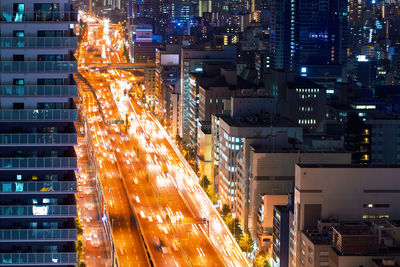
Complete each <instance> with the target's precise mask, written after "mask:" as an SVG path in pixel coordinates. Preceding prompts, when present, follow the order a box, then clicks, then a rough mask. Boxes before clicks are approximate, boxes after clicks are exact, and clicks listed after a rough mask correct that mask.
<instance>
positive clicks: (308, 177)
mask: <svg viewBox="0 0 400 267" xmlns="http://www.w3.org/2000/svg"><path fill="white" fill-rule="evenodd" d="M399 175H400V168H396V167H394V166H383V165H378V166H373V165H334V164H298V165H296V170H295V189H294V190H295V192H294V196H295V197H294V215H295V216H294V225H291V226H290V228H291V230H290V231H293V233H294V235H293V237H292V240H289V244H290V251H291V253H292V256H291V258H293V259H295V262H296V265H294V264H293V263H291V262H290V263H289V266H302V263H303V262H304V265H305V264H306V262H309V259H308V257H306V255H308V252H307V253H306V250H308V248H309V246H307V243H306V240H304V242H303V241H302V238H304V233H307V231H309V230H318V229H320V228H325V229H326V230H327V229H330V226H329V224H328V223H327V225H325V227H320V226H321V224H322V223H324V222H332V221H333V222H336V223H337V222H361V223H364V222H365V223H371V222H373V221H374V220H377V219H381V220H382V219H390V220H398V219H400V206H399V205H398V203H399V201H400V197H399V193H398V192H400V180H399V179H398V177H399ZM331 224H332V223H331ZM350 226H353V227H356V225H355V224H352V225H350ZM365 226H366V225H364V227H365ZM333 227H334V229H333V231H335V228H336V226H333ZM378 228H380V227H379V226H378ZM336 229H337V228H336ZM355 233H358V234H355ZM367 234H369V231H367V230H365V229H364V230H362V231H360V230H358V231H356V232H354V233H353V234H350V233H348V235H347V237H345V238H343V239H342V241H343V243H342V246H340V245H339V243H337V240H338V239H337V238H340V237H339V236H337V235H333V236H332V238H333V239H332V245H333V247H334V248H335V249H330V251H329V254H327V255H326V256H325V260H324V261H326V262H328V261H329V266H353V265H354V266H360V265H362V264H363V263H364V262H365V261H364V259H363V258H361V257H365V256H369V257H371V256H374V257H371V258H384V257H387V256H388V255H390V254H391V253H390V251H394V250H390V249H389V250H388V249H387V248H386V249H385V250H381V251H380V253H377V251H376V248H377V247H376V246H378V244H379V246H382V245H385V246H386V244H388V243H386V242H381V241H380V242H376V243H375V244H374V246H375V247H374V246H372V244H370V246H369V247H365V244H364V245H362V244H360V243H357V239H358V240H361V238H364V237H363V235H367ZM350 239H352V241H351V240H350ZM315 242H317V241H315ZM396 245H397V244H396ZM386 247H388V246H386ZM392 247H393V246H392ZM311 252H313V251H312V250H311V246H310V253H311ZM314 252H316V251H314ZM335 255H336V256H335ZM392 255H393V253H392ZM338 256H339V257H344V258H341V259H340V260H335V259H334V258H335V257H336V258H337V257H338ZM355 256H357V257H355ZM346 257H347V258H346ZM371 258H370V259H371ZM328 259H329V260H328ZM310 263H312V265H311V266H315V265H314V263H313V259H311V260H310ZM333 263H335V264H333ZM364 264H365V263H364ZM316 265H318V266H321V265H320V262H318V263H316ZM325 266H327V265H325ZM365 266H373V265H365Z"/></svg>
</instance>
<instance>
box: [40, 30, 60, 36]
mask: <svg viewBox="0 0 400 267" xmlns="http://www.w3.org/2000/svg"><path fill="white" fill-rule="evenodd" d="M37 35H38V37H62V36H63V32H62V31H38V33H37Z"/></svg>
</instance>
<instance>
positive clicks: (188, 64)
mask: <svg viewBox="0 0 400 267" xmlns="http://www.w3.org/2000/svg"><path fill="white" fill-rule="evenodd" d="M180 61H181V62H180V66H181V75H180V89H181V108H180V110H179V111H180V115H179V117H180V120H181V123H180V130H179V132H180V133H179V135H180V136H181V137H182V138H184V140H185V141H187V142H190V136H196V135H195V133H196V129H197V122H198V121H196V118H195V117H193V116H192V115H193V114H195V113H196V108H197V103H198V99H199V96H198V92H193V87H194V86H192V85H191V82H192V79H190V73H201V72H203V63H205V62H229V63H233V64H236V48H235V47H233V46H225V47H224V49H223V50H205V49H196V48H182V50H181V55H180ZM191 145H192V146H193V147H194V146H195V140H193V142H192V144H191Z"/></svg>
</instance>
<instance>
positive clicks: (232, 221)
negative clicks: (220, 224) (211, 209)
mask: <svg viewBox="0 0 400 267" xmlns="http://www.w3.org/2000/svg"><path fill="white" fill-rule="evenodd" d="M224 221H225V224H226V226H227V227H228V229H229V231H231V233H232V235H233V236H234V237H235V239H236V241H239V240H240V237H241V236H242V234H243V230H242V227H241V226H240V223H239V220H238V219H237V218H233V217H232V215H231V214H230V213H229V214H228V215H226V216H225V217H224Z"/></svg>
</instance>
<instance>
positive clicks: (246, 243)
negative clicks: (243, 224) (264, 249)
mask: <svg viewBox="0 0 400 267" xmlns="http://www.w3.org/2000/svg"><path fill="white" fill-rule="evenodd" d="M239 246H240V248H241V249H242V251H243V252H246V256H247V253H249V251H252V250H253V247H254V240H253V239H252V238H251V235H250V233H249V232H248V231H246V232H244V233H243V235H242V236H241V237H240V239H239Z"/></svg>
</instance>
